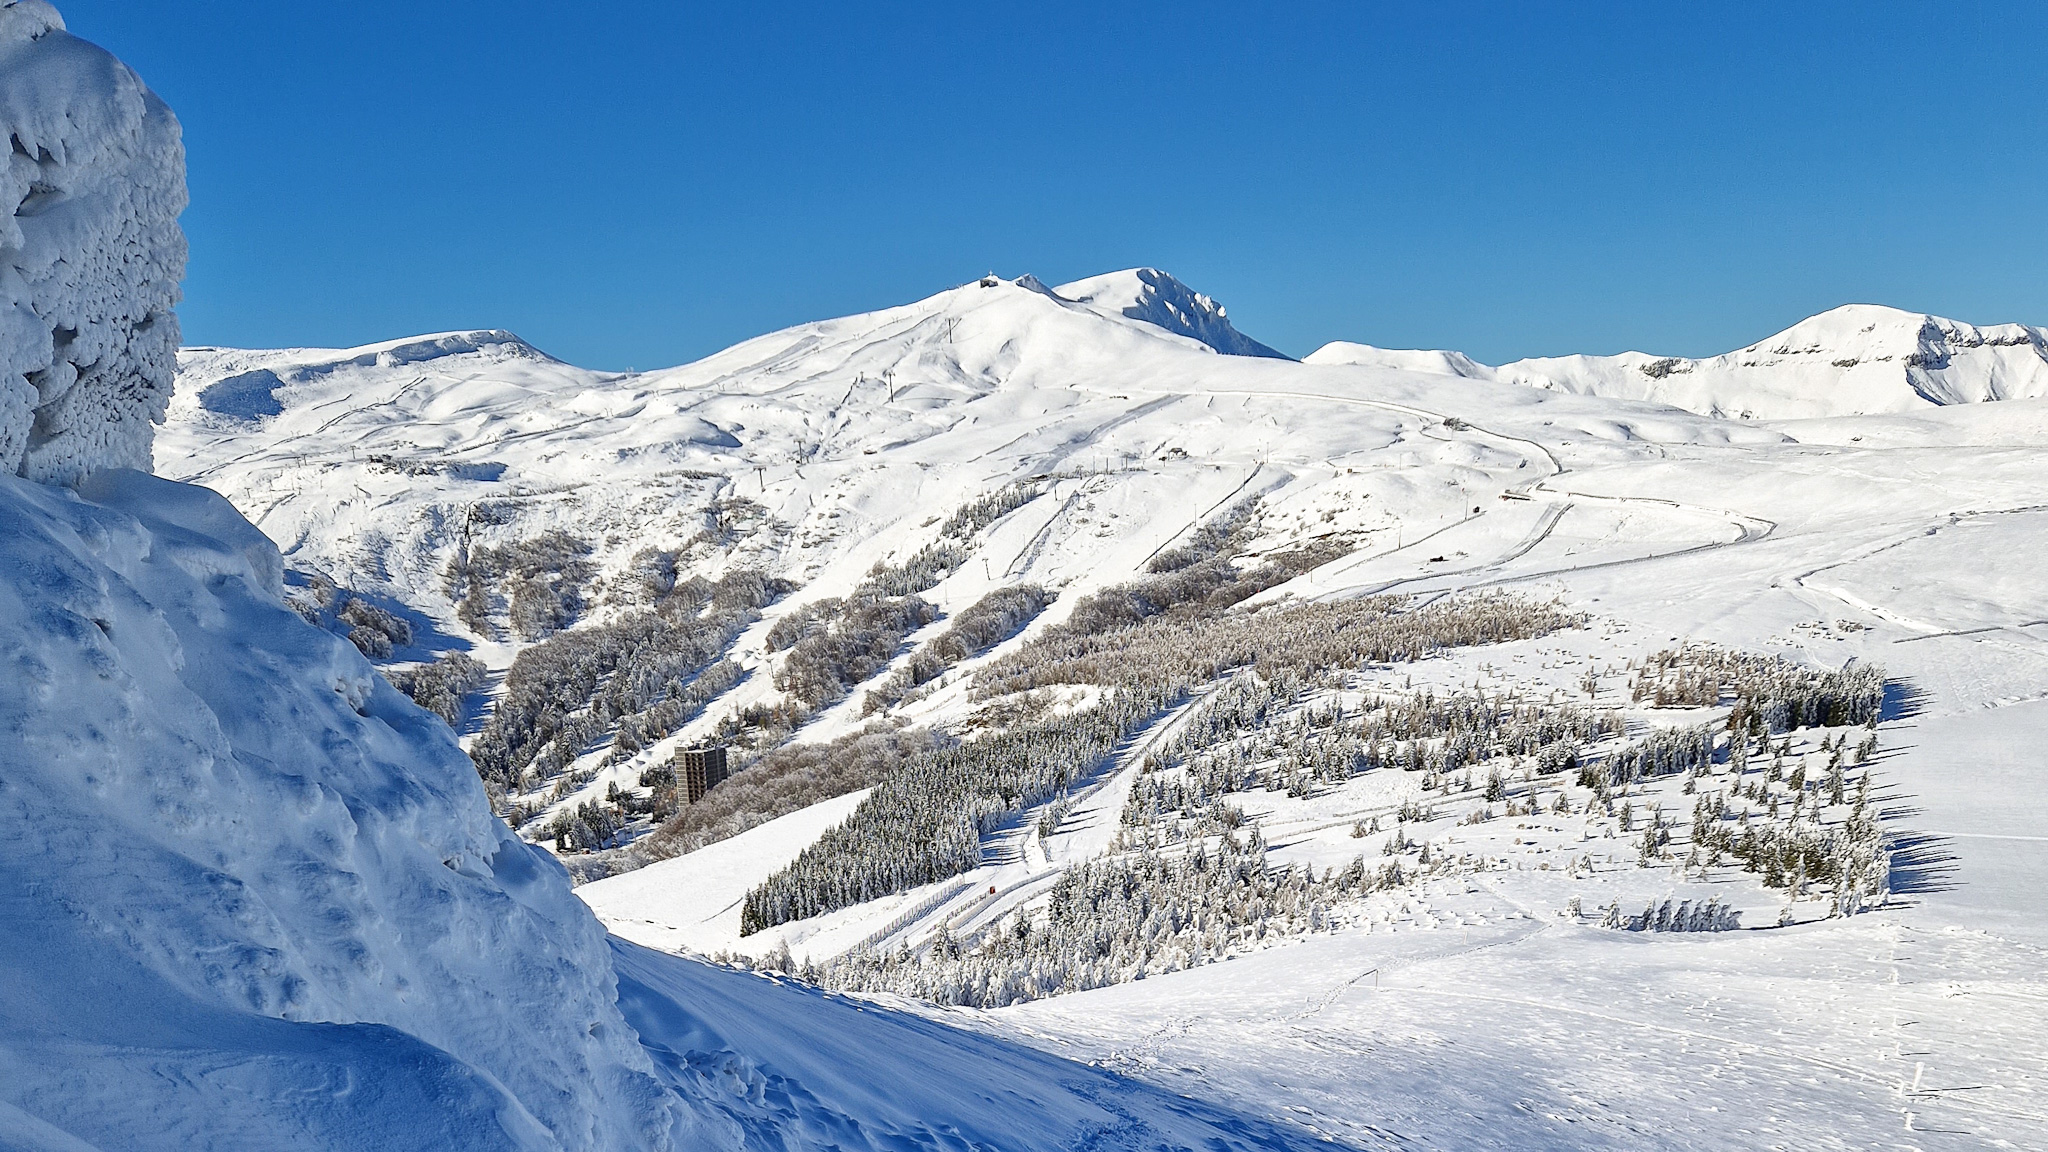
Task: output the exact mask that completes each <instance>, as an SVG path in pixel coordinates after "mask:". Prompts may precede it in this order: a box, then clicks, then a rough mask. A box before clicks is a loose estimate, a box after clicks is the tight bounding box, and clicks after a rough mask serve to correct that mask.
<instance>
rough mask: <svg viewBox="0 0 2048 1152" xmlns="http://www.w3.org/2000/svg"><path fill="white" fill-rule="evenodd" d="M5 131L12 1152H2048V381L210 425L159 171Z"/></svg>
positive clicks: (919, 331) (691, 386) (441, 338)
mask: <svg viewBox="0 0 2048 1152" xmlns="http://www.w3.org/2000/svg"><path fill="white" fill-rule="evenodd" d="M0 126H4V127H5V129H6V131H7V132H8V134H9V135H10V139H11V142H12V151H11V155H10V158H9V159H8V161H7V162H6V165H5V166H4V167H0V194H4V195H6V196H8V197H11V198H12V202H13V203H14V204H15V205H16V208H15V211H14V213H13V215H12V216H10V217H8V218H6V220H7V222H6V224H5V226H4V227H0V464H4V465H5V467H4V469H0V471H4V472H5V473H7V474H6V475H4V476H0V569H4V571H5V573H6V578H5V579H4V580H0V657H4V659H5V660H6V662H7V675H6V676H4V677H0V726H4V729H5V731H6V732H7V733H8V734H9V737H10V739H8V740H7V741H5V742H0V908H4V909H5V911H6V920H5V924H6V927H7V929H8V931H7V932H6V933H5V934H4V938H0V1148H6V1149H15V1148H21V1149H35V1150H38V1152H43V1150H50V1152H55V1150H63V1152H77V1150H79V1149H90V1148H103V1149H116V1148H122V1149H126V1148H223V1149H226V1148H236V1149H240V1148H248V1149H276V1148H308V1149H313V1148H318V1149H346V1148H377V1149H380V1150H384V1149H401V1148H421V1149H449V1148H478V1149H486V1148H488V1149H501V1148H505V1149H510V1148H518V1149H625V1148H648V1149H664V1148H720V1149H763V1150H786V1149H793V1148H811V1147H820V1148H828V1147H829V1148H841V1149H869V1150H888V1152H902V1150H911V1149H974V1150H982V1149H1019V1150H1022V1149H1051V1148H1059V1149H1077V1150H1078V1149H1129V1150H1132V1152H1137V1150H1147V1152H1150V1150H1154V1149H1160V1150H1164V1149H1189V1148H1197V1147H1199V1148H1205V1149H1215V1150H1218V1152H1225V1150H1232V1149H1273V1150H1278V1149H1290V1148H1308V1147H1312V1146H1320V1145H1325V1144H1335V1145H1338V1146H1343V1147H1354V1148H1361V1149H1364V1148H1389V1149H1393V1148H1403V1149H1411V1148H1432V1149H1465V1148H1487V1147H1491V1148H1512V1149H1527V1148H1573V1149H1578V1148H1628V1149H1636V1148H1698V1149H1748V1148H1787V1149H1802V1150H1803V1149H1813V1148H1844V1149H1848V1148H1859V1149H1860V1148H1917V1149H1942V1150H1945V1149H1974V1148H2031V1147H2043V1146H2048V1096H2044V1093H2048V1047H2044V1046H2043V1045H2042V1043H2041V1042H2040V1035H2041V1032H2042V1030H2043V1027H2044V1025H2048V905H2044V903H2043V902H2042V901H2041V899H2040V898H2039V893H2040V892H2041V891H2042V889H2043V887H2044V885H2048V834H2044V833H2048V781H2044V779H2043V770H2042V767H2041V763H2040V760H2041V757H2040V752H2039V750H2040V749H2041V748H2042V747H2043V746H2044V744H2048V687H2044V684H2048V592H2044V587H2048V586H2044V584H2043V582H2042V580H2041V579H2040V577H2039V576H2038V575H2037V574H2036V572H2035V571H2034V570H2033V568H2032V561H2033V557H2034V556H2035V555H2036V554H2037V553H2039V552H2040V551H2041V550H2042V548H2043V545H2044V544H2048V497H2044V495H2043V493H2044V492H2048V455H2044V453H2043V452H2042V450H2041V445H2042V443H2043V442H2044V440H2048V341H2044V337H2043V333H2042V330H2041V329H2036V328H2027V327H2023V326H2020V325H1998V326H1986V327H1976V326H1972V325H1968V324H1961V323H1958V322H1955V321H1949V320H1943V319H1941V318H1938V317H1932V316H1925V315H1921V314H1917V313H1907V312H1900V311H1896V310H1892V309H1885V308H1878V307H1875V306H1869V305H1853V306H1848V307H1844V308H1840V309H1836V310H1834V311H1831V312H1827V313H1823V314H1822V315H1820V316H1816V317H1813V318H1811V319H1809V320H1807V321H1803V322H1801V323H1800V324H1797V325H1795V326H1793V327H1792V328H1790V329H1788V330H1787V331H1785V332H1784V333H1781V334H1780V335H1778V336H1775V337H1771V338H1769V339H1767V340H1764V341H1761V342H1759V343H1757V344H1755V345H1753V346H1751V347H1749V348H1746V349H1743V350H1741V351H1739V352H1734V353H1730V354H1728V355H1726V356H1721V357H1714V358H1707V359H1685V358H1678V357H1653V356H1646V355H1643V354H1640V353H1627V354H1624V355H1621V356H1612V357H1608V356H1586V357H1565V358H1555V359H1548V360H1542V361H1519V362H1516V363H1512V364H1507V365H1503V366H1500V367H1490V366H1487V365H1483V364H1479V363H1478V362H1477V361H1474V360H1473V359H1471V358H1470V357H1467V356H1464V355H1462V354H1460V353H1455V352H1446V351H1389V350H1385V349H1376V348H1371V347H1367V346H1364V345H1357V344H1343V343H1339V344H1331V345H1327V346H1325V347H1324V348H1323V349H1321V350H1319V351H1318V352H1316V353H1315V354H1313V355H1311V356H1309V357H1307V358H1305V360H1304V361H1301V362H1296V361H1293V360H1290V359H1288V358H1287V357H1285V356H1283V355H1281V354H1279V353H1278V352H1276V351H1275V350H1274V349H1272V348H1270V347H1268V346H1267V345H1265V344H1262V343H1260V342H1259V341H1257V340H1255V339H1253V338H1252V337H1250V336H1248V335H1246V334H1245V333H1242V332H1240V331H1238V330H1237V329H1236V328H1235V327H1234V326H1233V324H1232V323H1231V320H1230V318H1229V317H1228V316H1227V315H1226V313H1225V312H1224V310H1223V308H1222V306H1221V305H1219V304H1218V303H1217V302H1216V301H1215V300H1213V299H1211V298H1210V297H1208V296H1206V295H1204V294H1202V293H1200V292H1198V291H1196V290H1194V289H1193V288H1190V287H1189V286H1187V285H1185V284H1182V283H1181V282H1180V281H1178V280H1176V279H1175V278H1173V277H1172V276H1170V275H1168V274H1166V273H1164V272H1161V271H1159V270H1157V269H1149V268H1148V269H1132V270H1127V271H1122V272H1112V273H1108V274H1105V275H1100V276H1095V277H1091V278H1088V279H1085V280H1081V281H1076V282H1073V283H1069V284H1064V285H1059V286H1049V285H1047V284H1045V283H1043V282H1041V281H1039V280H1037V279H1036V278H1034V277H1031V276H1028V275H1024V276H1018V277H1016V278H1014V279H1006V278H1000V277H996V276H993V275H990V276H985V277H982V278H979V279H976V280H971V281H968V282H966V283H963V284H961V285H959V286H957V287H953V288H950V289H947V290H944V291H941V292H939V293H937V294H935V295H932V296H930V297H928V298H926V299H923V300H919V301H916V302H913V303H909V304H905V305H902V306H899V307H893V308H888V309H884V310H881V311H878V312H871V313H865V314H860V315H853V316H845V317H840V318H837V319H832V320H824V321H819V322H816V323H810V324H804V325H800V326H798V327H795V328H791V329H786V330H783V331H779V332H774V333H770V334H768V335H764V336H760V337H758V338H755V339H752V340H748V341H746V342H744V343H742V344H739V345H736V346H734V347H732V348H730V349H727V350H725V351H723V352H719V353H717V354H714V355H712V356H709V357H707V358H705V359H702V360H699V361H696V362H694V363H690V364H685V365H682V366H680V367H676V368H671V369H665V370H661V371H653V372H628V373H609V372H598V371H592V370H587V369H583V368H579V367H577V366H575V365H572V364H568V363H564V362H562V361H560V360H557V359H555V358H553V357H551V356H549V355H547V354H546V353H545V352H543V351H541V350H539V349H537V348H535V347H533V346H532V345H530V344H528V343H526V342H525V341H523V340H521V339H520V338H519V337H517V336H515V335H513V334H511V333H509V332H504V331H496V330H480V331H471V332H454V333H442V334H436V335H428V336H419V337H410V338H404V339H397V340H392V341H389V342H386V343H381V344H376V345H371V346H366V347H360V348H348V349H314V348H298V349H268V350H266V349H230V348H214V347H188V348H184V349H182V350H179V351H176V366H175V374H174V372H173V365H172V356H173V350H174V349H176V346H177V343H178V336H177V333H178V328H177V319H176V316H175V314H174V313H173V312H172V308H173V306H174V305H175V304H176V302H177V285H178V282H179V280H180V278H181V276H182V275H183V268H184V260H185V248H184V240H183V237H182V234H181V233H180V232H179V227H178V224H177V216H178V213H179V212H180V211H181V210H182V208H183V207H184V204H185V186H184V177H183V165H184V154H183V146H182V137H181V134H180V129H179V126H178V124H177V121H176V119H175V117H173V116H172V114H171V112H170V110H169V109H168V108H167V107H165V106H164V104H163V103H162V101H160V100H159V99H157V98H156V96H155V95H154V94H152V93H151V92H150V91H149V89H148V88H147V87H146V86H144V84H143V83H142V81H141V79H140V78H139V77H137V76H136V75H135V74H134V73H133V72H132V71H130V70H129V69H128V68H127V66H126V65H124V64H122V63H121V62H120V61H118V60H116V59H114V58H113V57H112V56H110V55H108V54H107V53H105V52H103V51H101V50H100V49H98V48H96V47H94V46H93V45H91V44H88V43H86V42H84V41H82V40H79V39H76V38H74V37H72V36H70V35H69V34H68V33H67V32H66V31H65V29H64V25H63V21H62V19H61V17H59V16H58V15H57V13H56V11H55V9H53V8H52V7H51V6H50V5H49V4H47V3H45V2H44V0H0ZM158 424H160V425H161V427H160V428H156V427H154V426H155V425H158ZM151 470H153V471H154V473H155V475H150V474H149V471H151ZM728 769H730V771H729V773H728V772H727V770H728Z"/></svg>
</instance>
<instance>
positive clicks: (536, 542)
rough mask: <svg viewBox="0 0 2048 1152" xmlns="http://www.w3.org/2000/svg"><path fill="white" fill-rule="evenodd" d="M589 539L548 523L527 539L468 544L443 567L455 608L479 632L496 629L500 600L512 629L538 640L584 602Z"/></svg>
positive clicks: (488, 633) (522, 636) (569, 618)
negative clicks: (493, 620) (494, 619)
mask: <svg viewBox="0 0 2048 1152" xmlns="http://www.w3.org/2000/svg"><path fill="white" fill-rule="evenodd" d="M589 557H590V545H589V544H588V543H586V542H585V541H583V540H580V539H578V538H576V537H575V536H572V535H570V534H569V533H567V532H563V531H561V530H560V529H551V530H549V531H547V532H543V533H541V534H540V535H539V536H536V537H533V538H532V539H530V540H519V541H515V542H513V543H509V544H500V545H495V546H480V547H476V548H467V549H464V550H462V551H460V552H458V553H457V554H456V555H455V556H454V557H452V558H450V559H449V561H448V567H447V569H446V571H445V572H444V573H443V578H444V580H445V582H446V585H447V592H448V598H449V599H450V600H453V601H455V614H456V616H457V617H458V618H459V619H460V620H461V621H462V622H463V624H464V625H466V626H467V627H468V628H469V630H470V631H472V632H474V633H476V634H477V635H479V636H483V637H487V638H488V637H490V636H492V635H494V634H495V631H496V630H495V628H494V627H493V626H492V623H491V618H492V614H493V612H494V611H495V610H496V608H497V606H498V604H499V603H500V602H504V601H509V604H508V606H507V607H506V610H505V611H506V617H507V622H508V623H509V624H510V625H511V628H512V634H513V635H514V636H517V637H518V638H519V639H521V640H539V639H542V638H544V637H546V636H550V635H552V634H554V633H555V632H558V631H560V630H561V629H563V628H566V627H568V626H569V624H570V622H571V621H573V620H574V619H575V618H576V612H577V610H578V609H579V608H580V607H581V606H582V602H583V584H584V582H585V581H587V580H589V579H590V577H591V574H592V573H593V572H594V571H595V568H594V567H593V566H592V565H591V563H590V559H589Z"/></svg>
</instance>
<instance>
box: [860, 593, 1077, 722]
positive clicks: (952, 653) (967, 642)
mask: <svg viewBox="0 0 2048 1152" xmlns="http://www.w3.org/2000/svg"><path fill="white" fill-rule="evenodd" d="M1052 601H1053V594H1052V593H1051V592H1048V591H1046V590H1045V589H1044V588H1041V587H1039V586H1038V585H1036V584H1012V585H1009V586H1008V587H1004V588H998V589H996V590H995V591H993V592H991V593H989V594H988V595H986V596H983V597H982V598H981V599H979V600H976V601H975V602H974V603H972V604H970V605H968V606H967V607H965V608H963V609H961V610H960V611H959V612H958V613H956V614H955V615H954V617H953V622H952V624H951V625H949V626H948V627H947V628H946V630H945V631H944V632H941V633H939V634H938V635H937V636H935V637H933V638H932V640H931V642H930V643H928V644H925V645H924V646H923V647H920V648H919V649H918V650H917V651H916V652H913V653H911V656H910V659H909V660H908V661H906V662H905V663H904V665H903V666H902V667H901V668H898V669H897V670H896V671H894V672H892V673H890V674H889V677H888V678H887V679H886V680H883V681H882V683H881V684H880V685H878V686H876V687H875V688H872V689H870V690H869V691H868V694H867V699H866V700H864V701H862V704H861V711H862V713H863V714H865V715H869V716H872V715H874V714H875V713H877V712H881V711H884V710H886V709H888V708H890V707H892V706H894V705H895V704H897V703H899V702H900V701H902V700H903V699H904V697H906V696H908V695H909V694H910V693H911V692H912V691H913V690H915V689H916V688H918V687H919V686H921V685H924V684H928V683H930V682H931V681H933V680H936V679H938V678H939V677H940V676H941V675H943V674H944V673H945V671H946V670H947V669H948V668H951V667H953V666H954V665H955V664H958V663H960V662H961V661H962V660H966V659H968V658H969V657H972V656H978V655H980V654H981V653H983V652H986V651H987V650H989V649H990V648H993V647H995V646H996V645H997V644H1000V643H1002V642H1003V641H1005V640H1008V639H1009V638H1010V637H1012V636H1015V635H1016V634H1017V633H1018V632H1020V631H1022V630H1023V628H1024V626H1025V625H1026V624H1029V623H1030V622H1031V621H1032V619H1033V618H1035V617H1036V616H1037V615H1038V614H1039V613H1040V612H1043V611H1045V607H1046V605H1048V604H1050V603H1052Z"/></svg>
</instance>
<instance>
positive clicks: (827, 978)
mask: <svg viewBox="0 0 2048 1152" xmlns="http://www.w3.org/2000/svg"><path fill="white" fill-rule="evenodd" d="M1405 882H1406V878H1405V877H1404V876H1403V875H1402V872H1401V868H1400V865H1399V864H1398V863H1389V864H1385V865H1382V866H1381V867H1379V868H1369V867H1367V865H1366V863H1365V859H1364V858H1363V857H1360V858H1358V859H1356V860H1354V861H1352V862H1351V864H1350V865H1349V866H1347V867H1345V868H1341V869H1331V870H1330V871H1328V872H1326V873H1323V874H1321V875H1318V874H1317V873H1316V872H1315V869H1314V868H1313V867H1310V866H1306V865H1303V866H1298V867H1295V866H1290V867H1282V868H1274V867H1272V866H1271V865H1269V864H1268V862H1267V860H1266V845H1265V843H1264V842H1263V841H1262V840H1261V839H1260V838H1259V833H1258V830H1257V829H1252V830H1251V831H1250V832H1249V833H1247V834H1246V835H1243V836H1238V835H1235V834H1225V835H1223V836H1221V837H1218V838H1217V839H1215V840H1214V841H1213V842H1212V841H1196V842H1194V843H1192V844H1190V845H1188V846H1186V847H1184V848H1174V849H1169V850H1164V851H1161V850H1158V849H1147V850H1143V851H1138V852H1126V853H1120V854H1118V855H1114V856H1107V857H1103V858H1101V859H1098V860H1093V861H1090V862H1088V863H1086V864H1082V865H1080V866H1079V867H1076V868H1072V869H1069V870H1068V871H1067V872H1066V873H1065V874H1064V875H1062V876H1061V877H1060V878H1059V880H1058V881H1057V882H1055V884H1054V886H1053V889H1052V893H1051V896H1050V898H1049V899H1048V901H1047V903H1046V907H1045V910H1044V911H1043V913H1041V914H1039V915H1037V916H1035V917H1034V916H1031V915H1028V914H1024V913H1019V914H1018V915H1016V916H1014V917H1011V918H1008V919H1006V920H1003V921H1000V922H998V923H995V924H991V925H986V926H982V927H979V928H978V929H977V930H976V931H974V932H973V934H972V935H970V936H965V937H955V936H954V935H953V934H952V932H951V930H950V928H942V929H941V933H940V935H939V936H938V937H937V938H936V939H934V940H933V941H932V942H931V943H930V944H929V945H928V946H927V947H926V948H925V949H924V950H923V952H922V953H921V954H914V953H912V952H911V951H910V950H909V948H908V947H904V948H900V949H898V950H896V951H893V952H882V953H874V952H855V953H852V954H850V955H848V956H846V957H843V958H841V959H839V960H836V961H834V962H833V963H832V964H830V965H829V966H825V967H812V968H806V969H805V970H804V971H803V972H802V973H801V974H802V975H804V976H806V977H808V978H810V979H812V980H815V981H818V982H820V983H824V984H826V985H828V986H831V987H836V988H844V989H855V990H862V991H892V992H899V993H903V994H906V995H911V996H917V997H920V998H922V999H925V1000H930V1001H933V1002H935V1003H940V1004H971V1005H976V1006H978V1007H988V1008H996V1007H1001V1006H1003V1005H1006V1004H1015V1003H1018V1002H1020V1001H1024V1000H1034V999H1038V998H1040V997H1045V996H1053V995H1058V994H1060V993H1063V992H1079V991H1085V990H1087V989H1090V988H1100V987H1105V986H1107V985H1111V984H1120V983H1123V982H1125V981H1129V980H1137V979H1143V978H1144V977H1146V976H1148V975H1157V974H1160V973H1165V972H1175V971H1179V970H1181V969H1185V968H1192V967H1195V966H1197V965H1201V964H1207V963H1210V962H1211V961H1214V960H1218V959H1221V958H1223V957H1224V956H1227V955H1229V954H1230V953H1232V952H1235V951H1242V950H1243V949H1245V948H1247V947H1250V946H1253V945H1256V944H1257V943H1258V942H1259V941H1261V940H1263V939H1265V938H1267V937H1268V936H1294V935H1300V934H1302V933H1307V932H1315V931H1321V930H1324V929H1326V928H1333V927H1335V926H1336V924H1337V923H1338V918H1337V909H1338V908H1339V906H1340V905H1342V904H1343V903H1345V902H1347V901H1352V900H1355V899H1356V898H1357V897H1359V896H1361V895H1363V894H1365V893H1368V892H1373V891H1377V890H1380V889H1386V888H1398V887H1400V886H1401V885H1402V884H1404V883H1405Z"/></svg>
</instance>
